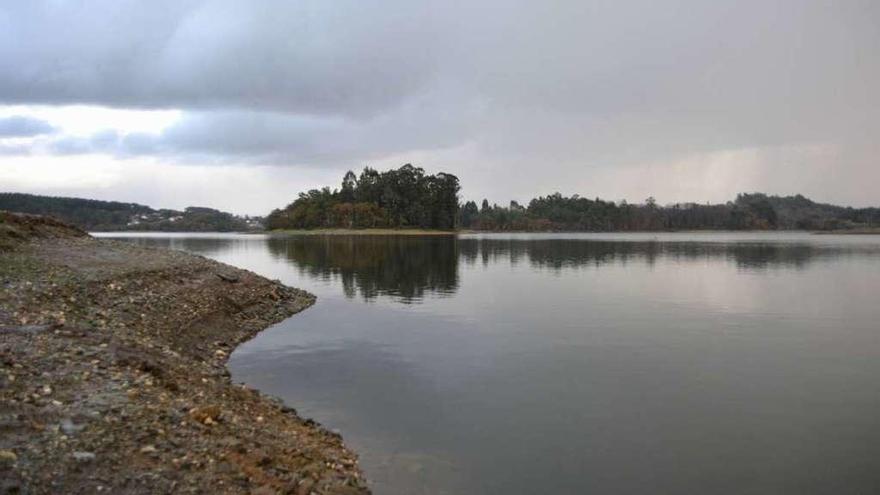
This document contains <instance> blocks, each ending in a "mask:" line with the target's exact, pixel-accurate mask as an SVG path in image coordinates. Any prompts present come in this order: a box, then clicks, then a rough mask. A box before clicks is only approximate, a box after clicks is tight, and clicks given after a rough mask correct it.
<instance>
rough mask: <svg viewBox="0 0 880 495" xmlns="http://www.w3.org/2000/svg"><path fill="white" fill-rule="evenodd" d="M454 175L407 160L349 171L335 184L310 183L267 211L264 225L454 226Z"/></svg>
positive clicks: (310, 227)
mask: <svg viewBox="0 0 880 495" xmlns="http://www.w3.org/2000/svg"><path fill="white" fill-rule="evenodd" d="M459 189H460V186H459V183H458V177H456V176H454V175H452V174H447V173H444V172H440V173H437V174H434V175H426V174H425V171H424V169H422V168H420V167H414V166H412V165H411V164H406V165H404V166H402V167H400V168H398V169H392V170H387V171H385V172H378V171H376V170H375V169H372V168H370V167H366V168H364V170H363V171H362V172H361V174H360V175H359V176H356V175H355V174H354V172H352V171H349V172H348V173H346V174H345V176H344V177H343V179H342V184H341V185H340V187H339V188H338V189H332V190H331V189H330V188H329V187H325V188H323V189H312V190H311V191H308V192H304V193H300V194H299V197H298V198H297V199H296V200H295V201H294V202H293V203H290V204H289V205H287V206H286V207H284V208H281V209H276V210H274V211H272V213H270V214H269V216H268V217H266V227H267V228H268V229H273V230H274V229H314V228H355V229H360V228H377V227H388V228H407V227H408V228H423V229H441V230H451V229H455V228H456V227H457V226H458V191H459Z"/></svg>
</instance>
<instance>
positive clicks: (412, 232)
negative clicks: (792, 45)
mask: <svg viewBox="0 0 880 495" xmlns="http://www.w3.org/2000/svg"><path fill="white" fill-rule="evenodd" d="M763 232H766V233H780V232H791V233H794V232H800V233H805V234H813V235H880V228H866V229H836V230H807V229H804V230H799V229H775V230H761V229H758V230H738V229H737V230H734V229H689V230H602V231H584V230H473V229H462V230H429V229H387V228H381V229H278V230H265V231H252V232H239V233H241V234H249V233H252V234H264V235H271V236H286V235H294V236H295V235H375V236H392V235H401V236H407V235H409V236H457V235H472V234H719V233H724V234H732V233H763Z"/></svg>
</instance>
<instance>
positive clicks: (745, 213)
mask: <svg viewBox="0 0 880 495" xmlns="http://www.w3.org/2000/svg"><path fill="white" fill-rule="evenodd" d="M459 224H460V226H461V227H462V228H465V229H470V230H485V231H584V232H607V231H663V230H771V229H786V230H792V229H800V230H833V229H852V228H861V227H880V208H851V207H843V206H836V205H830V204H824V203H816V202H814V201H811V200H809V199H807V198H805V197H804V196H802V195H800V194H798V195H796V196H768V195H766V194H761V193H754V194H739V195H738V196H737V197H736V199H735V200H734V201H730V202H727V203H722V204H698V203H677V204H673V205H667V206H660V205H658V204H657V202H656V201H655V200H654V199H653V198H648V199H647V200H646V201H645V202H644V203H642V204H629V203H627V202H626V201H621V202H619V203H615V202H613V201H603V200H601V199H599V198H596V199H588V198H582V197H580V196H578V195H574V196H568V197H567V196H563V195H561V194H559V193H555V194H551V195H549V196H541V197H538V198H535V199H532V200H531V201H530V202H529V204H528V205H527V206H522V205H520V204H519V203H517V202H516V201H511V202H510V204H509V205H508V206H498V205H497V204H493V205H490V204H489V202H488V201H487V200H485V199H484V200H483V202H482V205H481V206H477V204H476V203H475V202H473V201H468V202H466V203H465V204H464V205H463V206H462V208H461V213H460V221H459Z"/></svg>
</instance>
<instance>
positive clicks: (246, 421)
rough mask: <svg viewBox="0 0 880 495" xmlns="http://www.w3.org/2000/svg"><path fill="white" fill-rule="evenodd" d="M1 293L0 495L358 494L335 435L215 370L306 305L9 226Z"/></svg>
mask: <svg viewBox="0 0 880 495" xmlns="http://www.w3.org/2000/svg"><path fill="white" fill-rule="evenodd" d="M0 284H2V290H0V431H2V433H0V493H96V492H104V493H145V494H146V493H258V494H272V493H293V494H308V493H320V494H323V493H328V494H330V493H333V494H353V493H367V489H366V484H365V482H364V480H363V478H362V476H361V473H360V470H359V468H358V465H357V459H356V456H355V455H354V454H353V453H351V452H350V451H348V450H347V449H346V447H345V446H344V445H343V443H342V439H341V438H340V437H339V436H338V435H336V434H334V433H331V432H329V431H326V430H324V429H323V428H321V427H320V426H319V425H317V424H316V423H314V422H312V421H310V420H307V419H303V418H300V417H299V416H298V415H297V414H296V412H295V411H294V410H293V409H291V408H289V407H286V406H284V405H283V404H282V403H281V402H280V401H278V400H276V399H273V398H270V397H267V396H264V395H262V394H260V393H259V392H257V391H254V390H251V389H248V388H246V387H244V386H241V385H235V384H232V383H231V381H230V379H229V374H228V372H227V370H226V367H225V363H226V360H227V358H228V356H229V354H230V352H232V350H233V349H234V348H235V347H236V346H237V345H238V344H239V343H241V342H243V341H245V340H247V339H249V338H251V337H253V336H254V335H256V334H257V333H258V332H260V331H261V330H263V329H265V328H266V327H268V326H269V325H271V324H273V323H275V322H278V321H280V320H282V319H284V318H287V317H288V316H290V315H292V314H294V313H296V312H298V311H301V310H303V309H305V308H307V307H308V306H310V305H311V304H313V303H314V297H313V296H312V295H310V294H308V293H306V292H304V291H300V290H297V289H293V288H290V287H286V286H283V285H281V284H280V283H278V282H275V281H270V280H267V279H265V278H263V277H260V276H258V275H256V274H254V273H251V272H248V271H245V270H240V269H237V268H234V267H231V266H228V265H224V264H221V263H218V262H215V261H211V260H208V259H206V258H203V257H199V256H194V255H190V254H186V253H182V252H176V251H170V250H163V249H154V248H145V247H140V246H134V245H131V244H124V243H120V242H115V241H110V240H98V239H94V238H92V237H89V236H88V235H86V234H85V233H84V232H82V231H79V230H78V229H75V228H73V227H70V226H67V225H65V224H62V223H59V222H56V221H52V220H50V219H45V218H42V217H33V216H26V215H16V214H9V213H3V212H0Z"/></svg>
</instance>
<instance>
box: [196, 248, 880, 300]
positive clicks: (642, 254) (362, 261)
mask: <svg viewBox="0 0 880 495" xmlns="http://www.w3.org/2000/svg"><path fill="white" fill-rule="evenodd" d="M267 245H268V247H269V250H270V252H271V253H272V254H273V255H274V256H276V257H279V258H282V259H285V260H288V261H291V262H293V263H294V264H295V266H297V267H298V268H299V270H300V272H301V274H303V275H305V276H308V277H310V278H316V279H323V280H328V279H331V278H332V279H334V280H335V279H337V278H338V279H339V280H340V282H341V286H342V289H343V292H344V294H345V295H346V296H347V297H349V298H353V297H356V296H360V297H362V298H363V299H365V300H372V299H375V298H376V297H378V296H380V295H386V296H391V297H393V298H394V299H395V300H397V301H399V302H402V303H404V304H411V303H417V302H420V301H422V299H423V298H424V296H425V294H433V295H450V294H453V293H454V292H456V290H457V289H458V286H459V266H460V265H461V264H464V265H465V266H474V265H476V264H477V263H478V262H479V263H481V264H482V265H483V266H488V265H489V264H494V263H510V264H511V265H513V266H515V265H518V264H519V263H528V264H529V265H530V266H531V267H533V268H541V269H550V270H554V271H562V270H565V269H570V268H580V267H589V266H594V267H600V266H603V265H608V264H619V265H627V264H628V263H645V264H647V265H649V266H653V265H654V264H655V263H657V260H658V259H659V258H663V259H665V260H669V261H673V262H694V261H698V260H722V261H727V262H730V263H733V264H735V265H736V266H737V267H738V268H740V269H744V270H767V269H773V268H794V269H798V270H801V269H804V268H805V267H806V266H807V264H809V263H811V262H813V261H818V260H822V259H839V258H840V257H842V256H846V255H848V254H854V253H858V252H863V251H865V250H869V251H875V252H876V249H877V248H876V246H868V247H865V246H862V247H860V246H858V245H852V246H847V245H823V244H817V243H792V242H778V243H774V242H740V243H719V242H692V241H691V242H665V241H664V242H661V241H655V240H650V241H627V240H589V239H586V240H585V239H577V238H575V239H528V238H526V239H518V238H500V239H492V238H459V239H456V238H454V237H445V236H443V237H437V236H425V237H419V236H293V237H275V238H269V239H268V241H267ZM186 248H187V249H190V250H192V249H193V248H195V249H196V250H203V249H206V248H211V246H210V245H208V243H206V244H204V245H199V246H189V247H186ZM221 249H222V247H221Z"/></svg>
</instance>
